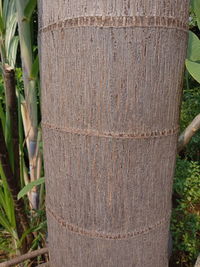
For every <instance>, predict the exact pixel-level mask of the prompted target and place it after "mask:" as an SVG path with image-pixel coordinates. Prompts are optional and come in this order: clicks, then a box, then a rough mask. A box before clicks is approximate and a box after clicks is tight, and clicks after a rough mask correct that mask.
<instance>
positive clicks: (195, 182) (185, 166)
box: [171, 158, 200, 267]
mask: <svg viewBox="0 0 200 267" xmlns="http://www.w3.org/2000/svg"><path fill="white" fill-rule="evenodd" d="M174 195H175V196H176V200H175V203H174V206H175V207H174V209H173V213H172V221H171V231H172V235H173V248H174V256H173V257H174V259H175V261H176V263H177V264H180V263H181V264H184V265H181V266H188V267H189V266H191V267H192V266H193V265H194V262H195V260H196V258H197V256H198V254H199V251H200V165H199V164H198V163H197V162H193V161H188V160H183V159H180V158H178V160H177V167H176V174H175V181H174Z"/></svg>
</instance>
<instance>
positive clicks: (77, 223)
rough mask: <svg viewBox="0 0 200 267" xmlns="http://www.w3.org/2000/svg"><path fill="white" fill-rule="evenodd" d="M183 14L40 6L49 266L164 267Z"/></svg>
mask: <svg viewBox="0 0 200 267" xmlns="http://www.w3.org/2000/svg"><path fill="white" fill-rule="evenodd" d="M188 5H189V0H176V1H174V0H162V1H161V0H160V1H158V0H157V1H156V0H154V1H153V0H148V1H147V0H124V1H123V0H115V1H114V0H107V1H105V0H94V1H90V0H79V1H77V0H68V1H66V0H57V1H50V0H48V1H47V0H46V1H43V0H40V1H39V21H40V31H39V39H40V59H41V77H42V116H43V138H44V159H45V172H46V187H47V198H46V205H47V215H48V227H49V250H50V258H51V260H50V261H51V264H52V266H59V267H77V266H79V267H80V266H81V267H100V266H101V267H130V266H133V267H167V266H168V256H167V243H168V231H169V219H170V212H171V193H172V179H173V172H174V165H175V158H176V146H177V134H178V131H179V127H178V122H179V108H180V98H181V84H182V78H183V77H182V76H183V68H184V59H185V53H186V45H187V20H188Z"/></svg>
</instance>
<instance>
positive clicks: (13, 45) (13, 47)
mask: <svg viewBox="0 0 200 267" xmlns="http://www.w3.org/2000/svg"><path fill="white" fill-rule="evenodd" d="M18 44H19V37H18V36H14V37H13V38H12V39H11V42H10V45H9V49H8V62H9V65H10V66H11V67H13V68H14V66H15V62H16V56H17V48H18Z"/></svg>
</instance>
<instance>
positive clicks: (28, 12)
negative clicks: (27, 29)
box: [24, 0, 37, 21]
mask: <svg viewBox="0 0 200 267" xmlns="http://www.w3.org/2000/svg"><path fill="white" fill-rule="evenodd" d="M36 5H37V0H29V1H28V3H27V5H26V7H25V9H24V17H25V19H26V20H28V21H30V19H31V17H32V14H33V11H34V10H35V7H36Z"/></svg>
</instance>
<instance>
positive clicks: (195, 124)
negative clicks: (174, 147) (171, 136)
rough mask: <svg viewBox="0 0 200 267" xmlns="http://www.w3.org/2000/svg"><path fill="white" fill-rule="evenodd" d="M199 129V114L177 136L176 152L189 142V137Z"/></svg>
mask: <svg viewBox="0 0 200 267" xmlns="http://www.w3.org/2000/svg"><path fill="white" fill-rule="evenodd" d="M199 129H200V114H198V115H197V116H196V117H195V118H194V120H193V121H192V122H191V123H190V124H189V126H188V127H187V128H186V129H185V131H184V132H183V133H182V134H181V135H180V136H179V139H178V153H179V152H180V151H181V150H183V148H184V147H185V146H186V145H187V144H188V143H189V142H190V140H191V138H192V137H193V136H194V135H195V134H196V133H197V131H198V130H199Z"/></svg>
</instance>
